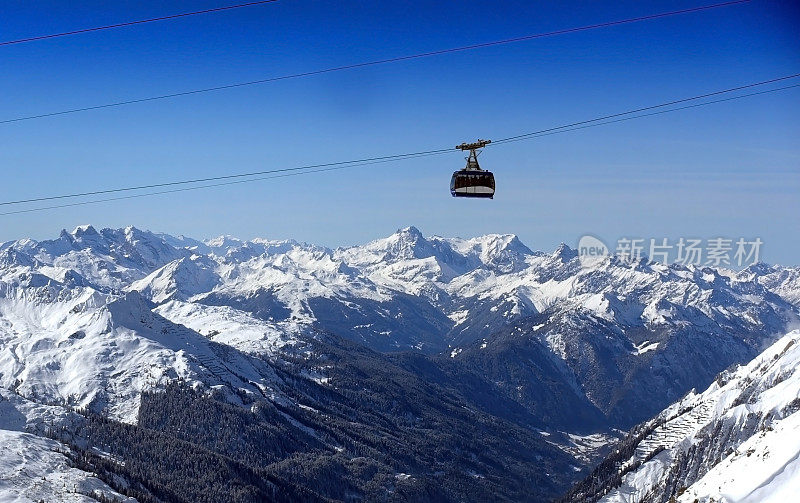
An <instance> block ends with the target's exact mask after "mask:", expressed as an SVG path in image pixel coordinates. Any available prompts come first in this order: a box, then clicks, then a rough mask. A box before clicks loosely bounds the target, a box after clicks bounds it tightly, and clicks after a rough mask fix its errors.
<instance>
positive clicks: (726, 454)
mask: <svg viewBox="0 0 800 503" xmlns="http://www.w3.org/2000/svg"><path fill="white" fill-rule="evenodd" d="M642 433H644V435H643V436H642ZM798 433H800V331H793V332H791V333H789V334H787V335H786V336H784V337H783V338H781V339H779V340H778V341H777V342H775V343H774V344H773V345H772V346H770V347H769V348H768V349H767V350H765V351H764V352H763V353H762V354H761V355H759V356H758V357H757V358H755V359H754V360H753V361H752V362H750V363H749V364H747V365H742V366H739V367H738V368H737V369H735V370H731V371H726V372H724V373H723V374H721V375H720V376H719V377H718V379H717V381H716V382H714V383H713V384H712V385H711V386H710V387H709V388H708V389H707V390H706V391H704V392H703V393H700V394H697V393H694V392H692V393H690V394H688V395H687V396H686V397H685V398H684V399H683V400H681V401H680V402H678V403H675V404H673V405H672V406H670V407H668V408H667V409H666V410H664V412H662V413H661V414H660V415H659V416H658V417H656V418H655V419H653V420H651V421H650V422H648V423H645V424H643V425H640V426H639V427H637V428H636V429H634V430H633V431H632V433H631V435H632V436H635V437H636V438H639V439H640V440H639V441H638V443H637V444H636V445H635V450H634V451H633V455H632V456H631V457H630V459H628V460H627V461H624V462H620V463H619V464H618V465H617V470H618V473H619V474H621V475H622V479H621V483H620V485H619V486H618V487H614V488H612V487H608V486H605V487H604V486H603V485H602V484H600V485H599V487H600V489H599V491H600V494H602V493H604V492H607V494H605V495H604V496H602V498H600V499H599V501H603V502H625V503H632V502H651V501H652V502H656V501H658V502H666V501H668V500H669V499H670V498H672V497H677V498H678V501H682V502H683V501H685V502H694V501H699V502H710V501H715V502H719V503H722V502H731V503H732V502H745V501H746V502H755V501H789V500H787V499H782V498H784V497H785V495H787V494H790V493H791V491H792V490H796V488H797V487H798V480H797V478H798V475H800V435H798ZM618 452H619V451H618ZM595 476H598V475H597V474H595ZM596 483H597V480H596V481H595V485H596V487H597V484H596ZM609 484H610V482H609ZM583 487H588V486H586V485H584V486H583ZM794 494H797V493H796V492H795V493H794ZM579 500H580V501H583V500H592V501H594V500H595V498H593V497H591V496H590V494H587V493H582V492H580V491H578V492H577V493H573V495H572V499H570V501H579Z"/></svg>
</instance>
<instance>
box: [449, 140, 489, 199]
mask: <svg viewBox="0 0 800 503" xmlns="http://www.w3.org/2000/svg"><path fill="white" fill-rule="evenodd" d="M491 142H492V141H491V140H478V141H477V142H475V143H462V144H461V145H458V146H457V147H456V148H457V149H459V150H469V157H467V165H466V167H465V168H464V169H462V170H460V171H456V172H455V173H453V176H452V178H450V194H452V195H453V197H484V198H486V197H488V198H489V199H492V198H494V175H493V174H492V172H491V171H487V170H485V169H481V167H480V166H479V165H478V153H477V152H476V151H477V150H478V149H480V148H483V147H485V146H486V145H488V144H489V143H491Z"/></svg>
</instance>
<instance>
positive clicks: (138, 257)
mask: <svg viewBox="0 0 800 503" xmlns="http://www.w3.org/2000/svg"><path fill="white" fill-rule="evenodd" d="M798 313H800V268H797V267H781V266H770V265H767V264H762V263H759V264H755V265H752V266H750V267H748V268H746V269H744V270H741V271H733V270H727V269H721V268H711V267H695V266H681V265H669V266H667V265H663V264H659V263H656V262H651V261H648V260H647V259H646V258H643V259H640V260H636V261H626V260H620V259H619V258H616V257H608V258H606V259H605V260H603V261H601V262H599V263H597V264H594V265H593V266H592V267H590V268H587V267H582V266H581V263H580V260H579V258H578V254H577V251H576V250H573V249H571V248H570V247H568V246H567V245H561V246H559V247H558V248H557V249H556V250H555V251H553V252H551V253H545V252H540V251H532V250H531V249H529V248H528V247H527V246H525V245H524V244H523V243H522V242H520V240H519V239H518V238H517V237H516V236H513V235H487V236H481V237H477V238H471V239H460V238H443V237H436V236H431V237H425V236H423V234H422V233H421V232H420V231H419V230H418V229H416V228H414V227H408V228H405V229H401V230H398V231H397V232H395V233H394V234H392V235H390V236H389V237H386V238H382V239H378V240H375V241H372V242H370V243H367V244H366V245H362V246H353V247H347V248H337V249H330V248H326V247H321V246H316V245H309V244H304V243H298V242H295V241H291V240H280V241H276V240H267V239H253V240H249V241H245V240H239V239H236V238H233V237H228V236H225V237H220V238H215V239H210V240H205V241H200V240H195V239H191V238H186V237H183V236H178V237H174V236H170V235H165V234H159V233H153V232H149V231H142V230H139V229H136V228H134V227H127V228H124V229H102V230H99V231H98V230H96V229H95V228H93V227H91V226H80V227H77V228H76V229H74V230H73V231H71V232H67V231H62V233H61V234H60V236H59V237H58V238H56V239H53V240H45V241H33V240H30V239H21V240H17V241H12V242H6V243H2V244H0V390H2V397H3V400H2V401H0V430H2V431H3V432H4V434H6V435H10V436H11V437H13V438H14V442H16V444H15V445H19V446H20V447H19V449H18V450H19V452H23V451H24V449H27V448H28V447H23V446H28V445H29V444H30V448H31V449H33V448H39V449H45V450H47V451H48V452H53V450H54V448H53V446H54V445H56V446H60V447H59V449H61V450H62V451H63V452H64V453H65V454H63V455H62V457H63V456H66V458H65V459H66V460H65V459H60V458H59V459H55V460H53V466H58V467H61V468H58V469H55V468H53V466H49V465H48V466H49V467H42V468H41V470H42V471H44V472H48V473H49V472H52V473H54V474H60V475H59V476H60V477H61V478H59V479H58V481H60V482H61V483H63V484H67V483H72V484H73V486H74V487H75V488H83V489H81V491H82V493H83V494H88V493H90V492H92V491H94V492H96V493H97V494H101V493H102V494H103V495H104V496H102V497H104V498H111V499H112V500H113V498H118V497H119V498H121V497H122V495H128V496H134V497H136V498H137V499H138V500H139V501H150V500H152V501H158V500H161V501H182V500H181V499H180V498H181V497H182V496H180V495H182V494H184V495H186V494H194V493H192V492H191V488H189V487H185V485H186V484H187V483H186V482H185V480H183V481H181V480H172V479H170V478H169V477H166V476H164V475H161V476H158V477H156V476H153V474H154V473H156V472H157V466H160V464H162V463H172V464H174V465H175V466H184V465H182V463H185V464H186V465H185V466H184V468H183V473H184V474H189V473H192V474H195V475H196V472H198V468H197V466H195V465H190V464H188V461H187V460H186V456H188V454H187V453H192V456H193V459H195V458H196V459H206V458H207V462H208V463H209V464H212V465H213V466H215V467H217V468H214V469H213V470H210V472H213V473H214V474H215V475H214V476H211V475H210V474H209V475H208V477H209V478H208V481H207V484H208V485H207V486H206V487H213V488H215V489H214V490H216V491H223V492H224V491H233V490H234V489H232V488H234V487H235V488H236V491H239V492H237V493H236V494H237V496H236V497H235V498H233V499H232V500H237V499H238V500H241V501H257V500H259V498H265V497H268V498H272V499H278V500H280V499H289V500H298V499H299V500H303V499H307V500H310V501H311V500H325V499H333V500H341V499H368V500H373V499H385V500H387V501H389V500H409V499H411V500H413V499H415V498H420V497H421V498H424V499H431V500H441V501H459V500H464V499H471V500H481V501H482V500H489V499H497V500H504V499H505V500H509V501H519V500H522V499H525V500H534V501H539V500H544V499H548V498H553V497H556V496H558V495H559V494H562V493H564V492H565V491H566V490H567V489H568V488H569V486H570V484H572V483H573V482H575V481H577V480H580V479H581V478H583V477H585V476H587V475H588V474H589V473H590V469H591V468H592V467H593V466H595V464H596V463H597V462H598V461H600V460H601V459H602V458H603V456H605V455H607V454H608V453H609V449H610V445H611V442H612V441H613V440H614V439H616V438H618V437H620V436H622V433H621V432H622V431H623V430H629V429H631V428H634V427H637V428H639V427H641V424H643V422H646V421H651V420H652V419H651V418H653V417H654V416H656V417H661V416H659V414H664V413H663V412H662V411H663V410H664V409H665V408H668V407H670V406H671V404H673V403H676V402H677V403H682V402H681V401H682V400H686V399H687V398H686V397H687V396H692V395H691V394H690V395H687V393H690V391H691V390H693V389H705V388H706V387H708V386H709V385H710V384H711V383H713V382H714V380H715V379H716V378H718V377H717V376H718V374H719V373H720V372H723V371H725V370H726V369H728V368H733V366H735V365H737V364H746V363H747V362H750V361H751V360H753V358H756V357H757V356H758V355H759V354H760V353H761V352H762V351H764V350H765V348H767V347H769V346H770V345H771V344H773V343H775V341H776V340H778V339H779V338H780V337H781V336H783V335H784V334H786V333H787V332H789V331H790V330H791V329H792V328H794V327H795V326H797V325H798ZM673 407H674V406H673ZM668 410H669V409H668ZM190 411H193V412H194V414H190V413H189V412H190ZM214 417H219V418H227V419H225V421H227V422H226V423H225V424H224V425H223V426H220V425H219V424H218V423H215V422H214V421H212V418H214ZM637 425H639V426H637ZM209 430H213V431H215V432H217V433H215V434H211V433H209ZM217 430H218V431H217ZM153 432H155V433H157V434H158V435H161V436H162V437H161V438H162V443H166V444H169V445H171V446H173V447H174V448H175V449H176V450H175V451H174V452H173V451H169V452H159V451H154V450H153V449H154V447H153V446H152V445H151V444H150V442H151V441H152V438H151V437H149V436H148V435H149V434H154V433H153ZM190 432H191V433H190ZM237 432H240V433H241V435H242V437H240V438H238V440H237V441H236V442H230V440H231V436H232V435H233V436H235V435H236V433H237ZM11 437H10V438H11ZM11 441H12V440H11V439H9V442H11ZM623 441H624V439H623ZM37 442H38V444H37ZM46 442H54V443H55V444H46ZM231 443H233V444H236V445H238V447H232V446H231V445H229V444H231ZM39 444H41V445H39ZM36 446H38V447H36ZM56 450H57V449H56ZM178 453H180V454H178ZM163 456H167V457H166V458H164V457H163ZM198 456H199V458H198ZM23 457H24V456H23ZM67 461H68V462H67ZM59 463H60V464H59ZM220 466H223V467H224V470H223V469H222V468H218V467H220ZM76 467H83V468H85V469H87V470H89V472H94V473H95V474H98V475H100V477H99V478H100V479H102V480H98V479H97V478H96V477H95V478H93V477H83V476H82V475H80V469H79V468H76ZM0 468H2V467H0ZM219 470H222V471H219ZM179 472H180V470H179ZM143 474H147V477H145V476H144V475H143ZM215 477H217V478H215ZM186 478H191V477H189V476H188V475H186V477H184V479H186ZM254 480H259V481H261V482H258V483H255V482H254ZM65 481H68V482H65ZM445 481H446V482H445ZM54 483H56V484H57V482H54ZM14 487H17V486H14ZM48 487H49V486H48ZM195 487H204V486H203V485H202V484H199V485H198V484H195ZM0 490H2V485H0ZM76 490H77V489H76ZM42 491H44V492H43V493H42V494H47V493H46V491H47V489H46V488H44V489H42ZM182 491H189V492H188V493H187V492H182ZM214 494H216V493H214V492H213V491H212V492H209V491H206V492H202V493H197V494H194V496H193V497H188V496H187V497H186V498H187V499H185V500H186V501H202V500H203V499H202V498H203V497H206V496H208V498H210V499H206V500H207V501H215V500H214V499H213V495H214ZM220 494H222V493H220ZM225 494H228V493H225ZM203 495H206V496H203Z"/></svg>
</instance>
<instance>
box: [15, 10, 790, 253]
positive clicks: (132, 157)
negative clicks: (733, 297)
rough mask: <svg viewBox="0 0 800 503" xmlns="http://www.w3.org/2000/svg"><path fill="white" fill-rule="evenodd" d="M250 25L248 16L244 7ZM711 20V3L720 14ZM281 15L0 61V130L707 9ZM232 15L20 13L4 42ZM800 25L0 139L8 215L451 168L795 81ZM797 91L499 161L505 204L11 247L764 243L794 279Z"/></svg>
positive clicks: (323, 190)
mask: <svg viewBox="0 0 800 503" xmlns="http://www.w3.org/2000/svg"><path fill="white" fill-rule="evenodd" d="M228 3H235V2H228ZM708 3H711V2H708ZM703 4H704V3H703V2H699V1H696V0H695V1H669V2H659V1H652V2H639V1H619V2H587V1H573V0H564V1H552V2H488V1H486V2H392V3H389V2H351V1H341V2H312V1H302V0H281V1H279V2H276V3H274V4H270V5H265V6H259V7H250V8H245V9H239V10H235V11H229V12H224V13H218V14H212V15H204V16H194V17H190V18H183V19H179V20H174V21H167V22H158V23H151V24H147V25H140V26H136V27H130V28H122V29H117V30H106V31H102V32H97V33H91V34H85V35H79V36H72V37H64V38H59V39H54V40H48V41H41V42H35V43H28V44H19V45H12V46H5V47H0V68H2V74H3V78H2V79H0V95H2V96H3V97H4V99H2V100H0V119H9V118H14V117H18V116H26V115H32V114H37V113H46V112H51V111H57V110H62V109H68V108H74V107H81V106H87V105H95V104H101V103H105V102H110V101H118V100H124V99H135V98H139V97H146V96H150V95H158V94H164V93H170V92H176V91H183V90H189V89H194V88H203V87H209V86H215V85H223V84H228V83H234V82H239V81H247V80H254V79H260V78H266V77H271V76H277V75H283V74H289V73H294V72H302V71H308V70H315V69H320V68H326V67H331V66H337V65H343V64H350V63H358V62H362V61H369V60H374V59H381V58H387V57H394V56H400V55H405V54H413V53H418V52H424V51H429V50H436V49H442V48H448V47H455V46H461V45H466V44H471V43H480V42H484V41H491V40H496V39H502V38H509V37H515V36H522V35H527V34H532V33H537V32H544V31H551V30H557V29H562V28H569V27H573V26H580V25H585V24H593V23H598V22H603V21H610V20H615V19H622V18H629V17H634V16H639V15H647V14H651V13H656V12H661V11H668V10H675V9H680V8H688V7H694V6H698V5H703ZM219 5H225V3H222V2H211V1H196V2H177V1H176V2H169V3H164V2H155V1H138V2H114V6H113V7H110V6H109V4H108V3H107V2H99V1H95V2H88V1H87V2H69V3H67V2H55V1H53V2H48V1H38V2H25V1H21V0H15V1H10V2H4V4H3V7H2V15H0V34H2V35H1V36H0V38H2V39H3V40H10V39H15V38H20V37H25V36H32V35H38V34H44V33H50V32H57V31H64V30H71V29H76V28H82V27H89V26H96V25H103V24H109V23H115V22H120V21H126V20H132V19H140V18H147V17H153V16H159V15H165V14H172V13H176V12H182V11H188V10H196V9H200V8H207V7H215V6H219ZM798 28H800V8H798V7H796V4H795V6H793V5H792V2H781V1H771V0H755V1H753V2H750V3H748V4H744V5H737V6H732V7H725V8H721V9H715V10H712V11H706V12H700V13H695V14H688V15H682V16H675V17H672V18H667V19H659V20H654V21H646V22H642V23H637V24H632V25H624V26H617V27H612V28H603V29H597V30H592V31H589V32H583V33H576V34H568V35H562V36H557V37H552V38H547V39H539V40H532V41H527V42H521V43H516V44H510V45H505V46H498V47H491V48H485V49H479V50H475V51H469V52H464V53H458V54H450V55H443V56H435V57H431V58H426V59H421V60H414V61H406V62H401V63H395V64H390V65H382V66H376V67H370V68H362V69H356V70H349V71H343V72H337V73H333V74H328V75H321V76H315V77H311V78H305V79H294V80H288V81H283V82H277V83H271V84H265V85H259V86H251V87H246V88H239V89H234V90H228V91H222V92H215V93H207V94H202V95H196V96H189V97H182V98H177V99H173V100H165V101H157V102H151V103H145V104H138V105H132V106H126V107H118V108H114V109H107V110H100V111H93V112H87V113H81V114H72V115H66V116H62V117H53V118H45V119H40V120H32V121H26V122H19V123H13V124H2V125H0V173H2V180H3V183H2V184H0V201H7V200H14V199H20V198H25V197H36V196H47V195H53V194H61V193H67V192H74V191H85V190H96V189H104V188H113V187H119V186H127V185H136V184H140V183H158V182H164V181H173V180H180V179H186V178H194V177H204V176H215V175H220V174H231V173H239V172H248V171H256V170H264V169H272V168H282V167H292V166H297V165H304V164H310V163H318V162H331V161H339V160H348V159H354V158H362V157H370V156H373V155H386V154H394V153H403V152H412V151H419V150H427V149H438V148H444V147H450V146H454V145H456V144H457V143H460V142H462V141H468V140H474V139H477V138H479V137H480V138H498V137H505V136H510V135H514V134H518V133H524V132H528V131H534V130H539V129H544V128H548V127H552V126H558V125H561V124H564V123H569V122H573V121H578V120H583V119H588V118H592V117H596V116H600V115H604V114H608V113H615V112H618V111H624V110H628V109H632V108H636V107H639V106H647V105H651V104H655V103H661V102H664V101H668V100H671V99H676V98H681V97H685V96H692V95H696V94H700V93H703V92H706V91H713V90H717V89H724V88H728V87H733V86H736V85H740V84H746V83H749V82H754V81H759V80H764V79H769V78H773V77H777V76H782V75H787V74H792V73H798V72H800V37H797V33H798ZM798 138H800V89H794V90H789V91H785V92H782V93H773V94H768V95H765V96H759V97H753V98H747V99H743V100H738V101H733V102H729V103H723V104H717V105H711V106H708V107H701V108H697V109H692V110H686V111H682V112H676V113H673V114H666V115H661V116H656V117H651V118H645V119H639V120H635V121H628V122H623V123H619V124H614V125H608V126H601V127H596V128H591V129H586V130H581V131H576V132H570V133H564V134H558V135H553V136H547V137H543V138H537V139H534V140H530V141H522V142H515V143H509V144H507V145H502V146H496V147H491V148H487V149H486V150H485V152H484V154H483V155H482V157H481V161H482V166H483V167H484V168H488V169H491V170H493V171H494V172H495V175H496V177H497V187H498V188H497V195H496V197H495V199H494V200H492V201H483V200H476V201H472V200H466V201H465V200H456V199H453V198H451V197H450V195H449V193H448V183H449V177H450V174H451V173H452V171H454V170H455V169H459V168H461V167H462V165H463V163H464V161H463V156H462V155H461V153H460V152H457V151H455V150H454V151H453V154H452V155H442V156H434V157H426V158H421V159H416V160H411V161H404V162H399V163H393V164H381V165H374V166H366V167H361V168H353V169H348V170H342V171H336V172H331V173H320V174H308V175H303V176H296V177H288V178H282V179H277V180H269V181H262V182H252V183H247V184H241V185H234V186H230V187H224V188H217V189H209V190H201V191H190V192H184V193H180V194H171V195H168V196H163V195H162V196H154V197H149V198H141V199H132V200H127V201H117V202H113V203H101V204H94V205H87V206H79V207H74V208H64V209H58V210H53V211H47V212H38V213H29V214H22V215H11V216H0V241H5V240H10V239H17V238H21V237H33V238H35V239H44V238H50V237H54V236H56V235H57V234H58V232H59V230H60V229H61V228H67V229H71V228H73V227H74V226H76V225H78V224H83V223H92V224H93V225H95V226H97V227H121V226H125V225H135V226H137V227H140V228H145V229H151V230H156V231H163V232H169V233H173V234H185V235H189V236H194V237H200V238H202V237H211V236H215V235H219V234H223V233H224V234H233V235H237V236H240V237H244V238H250V237H255V236H263V237H270V238H289V237H291V238H296V239H299V240H304V241H308V242H314V243H319V244H323V245H328V246H340V245H348V244H355V243H360V242H365V241H367V240H370V239H373V238H376V237H379V236H383V235H387V234H389V233H391V232H393V231H394V230H395V229H397V228H399V227H404V226H407V225H415V226H417V227H419V228H420V229H421V230H422V231H423V232H424V233H425V234H440V235H445V236H461V237H469V236H474V235H478V234H483V233H489V232H504V233H505V232H509V233H515V234H518V235H519V236H520V238H521V239H522V240H523V241H524V242H525V243H526V244H528V245H529V246H530V247H531V248H534V249H544V250H550V249H553V248H555V247H556V246H557V245H558V243H560V242H566V243H568V244H570V245H575V244H576V242H577V240H578V238H579V237H580V236H581V235H583V234H586V233H590V234H593V235H596V236H599V237H601V238H602V239H604V240H605V241H606V242H607V243H613V242H614V241H615V240H616V239H618V238H620V237H641V238H662V237H666V238H670V239H677V238H678V237H700V238H705V239H710V238H714V237H717V236H725V237H730V238H738V237H745V238H754V237H760V238H761V239H762V240H763V241H764V247H763V249H762V252H763V258H764V259H765V260H767V261H770V262H777V263H784V264H800V251H798V250H800V220H799V219H798V215H800V198H798V193H800V145H799V144H798V141H797V139H798Z"/></svg>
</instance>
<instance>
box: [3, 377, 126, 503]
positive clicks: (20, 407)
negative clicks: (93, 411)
mask: <svg viewBox="0 0 800 503" xmlns="http://www.w3.org/2000/svg"><path fill="white" fill-rule="evenodd" d="M81 420H82V418H81V417H80V416H78V415H77V414H75V413H70V412H67V411H66V410H64V409H63V408H61V407H54V406H48V405H41V404H37V403H34V402H31V401H29V400H25V399H24V398H22V397H21V396H19V395H16V394H14V393H11V392H9V391H8V390H3V389H1V388H0V446H2V455H0V501H3V502H13V503H23V502H24V503H28V502H39V501H48V502H50V501H53V502H56V501H62V502H76V503H78V502H80V503H88V502H92V501H97V497H99V496H104V497H106V498H109V499H113V500H116V501H119V502H125V503H130V502H135V501H136V500H134V499H133V498H126V497H125V496H123V495H121V494H119V493H117V492H115V491H114V490H112V489H111V488H110V487H108V486H107V485H106V484H105V483H104V482H102V481H101V480H100V479H98V478H96V477H94V476H92V475H91V474H89V473H87V472H84V471H82V470H79V469H77V468H74V467H73V466H72V463H71V461H70V460H69V459H68V458H67V456H66V455H65V454H64V453H66V452H68V451H69V449H68V448H67V446H65V445H64V444H62V443H61V442H58V441H56V440H52V439H50V438H44V437H42V436H40V435H41V434H42V433H44V432H45V428H46V427H51V428H52V427H59V426H63V427H70V426H74V425H75V424H76V423H77V422H79V421H81Z"/></svg>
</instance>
